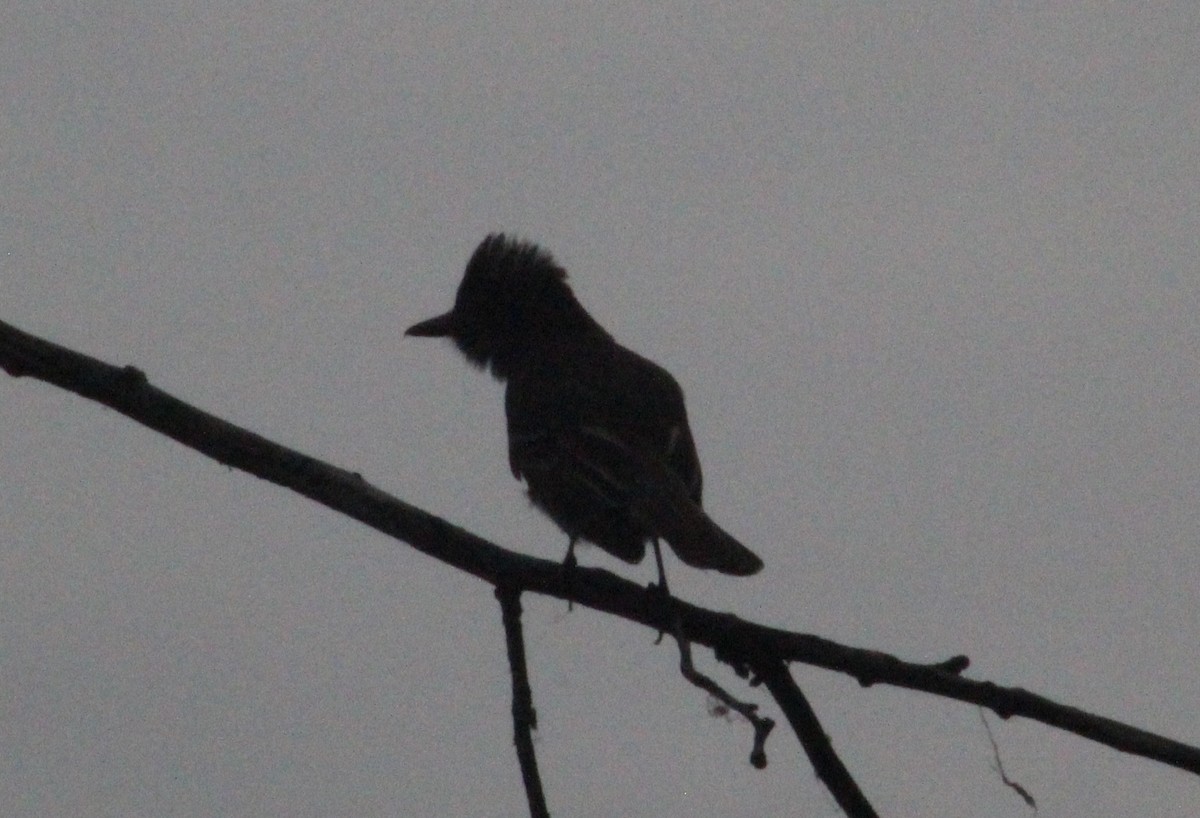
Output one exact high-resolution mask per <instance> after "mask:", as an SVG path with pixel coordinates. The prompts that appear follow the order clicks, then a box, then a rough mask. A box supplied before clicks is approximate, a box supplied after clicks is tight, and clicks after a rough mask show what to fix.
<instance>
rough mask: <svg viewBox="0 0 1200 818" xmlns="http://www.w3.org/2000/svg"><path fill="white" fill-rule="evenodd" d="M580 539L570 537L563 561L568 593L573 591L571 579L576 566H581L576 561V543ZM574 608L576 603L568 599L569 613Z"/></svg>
mask: <svg viewBox="0 0 1200 818" xmlns="http://www.w3.org/2000/svg"><path fill="white" fill-rule="evenodd" d="M578 539H579V538H578V537H575V536H572V537H570V539H569V540H568V542H567V556H566V557H565V558H564V559H563V571H565V572H566V580H567V591H568V592H570V591H572V590H573V588H572V585H571V578H572V577H574V576H575V568H576V566H578V565H579V562H578V560H576V559H575V541H576V540H578ZM574 607H575V605H574V603H573V602H572V601H571V599H570V597H568V598H567V610H568V611H570V610H573V609H574Z"/></svg>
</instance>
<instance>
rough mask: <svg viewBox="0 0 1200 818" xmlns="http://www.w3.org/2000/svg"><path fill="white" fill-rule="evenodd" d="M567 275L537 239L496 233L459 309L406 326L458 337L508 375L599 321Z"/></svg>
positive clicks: (477, 260) (471, 273)
mask: <svg viewBox="0 0 1200 818" xmlns="http://www.w3.org/2000/svg"><path fill="white" fill-rule="evenodd" d="M566 279H567V273H566V271H565V270H564V269H563V268H562V267H560V266H558V264H556V263H555V261H554V259H553V257H552V256H551V255H550V254H549V253H547V252H545V251H543V250H541V249H540V248H539V247H538V246H537V245H536V244H531V243H528V242H523V241H518V240H515V239H509V238H506V237H505V236H504V234H503V233H496V234H492V235H490V236H488V237H487V238H486V239H484V240H483V242H482V243H480V245H479V247H477V248H476V249H475V253H474V254H473V255H472V256H471V260H470V261H469V262H468V263H467V270H466V272H465V273H464V274H463V280H462V283H461V284H459V286H458V295H457V297H456V298H455V300H454V309H452V310H450V312H447V313H444V314H442V315H439V316H436V317H434V318H429V319H427V320H425V321H421V322H420V323H418V324H414V325H413V326H411V327H409V328H408V329H407V330H406V331H405V333H404V334H405V335H414V336H418V337H426V338H443V337H444V338H450V339H451V340H453V341H454V343H455V344H456V345H457V346H458V348H459V349H460V350H462V353H463V354H464V355H466V356H467V359H468V360H469V361H471V362H472V363H473V364H475V365H477V366H481V367H490V368H491V371H492V373H493V374H494V375H495V376H496V377H498V378H502V379H503V378H507V377H509V375H511V374H512V372H513V370H514V369H515V368H516V367H518V366H520V365H521V364H522V362H525V361H527V360H529V356H531V355H533V356H536V355H538V354H540V353H542V352H544V351H545V350H546V349H547V347H546V345H547V344H556V343H560V342H562V341H565V340H567V339H568V338H570V337H571V335H572V334H574V333H578V332H580V331H584V332H586V331H588V330H589V329H592V328H593V327H594V328H596V329H598V325H596V324H595V322H594V321H593V320H592V318H591V316H589V315H588V314H587V312H586V311H585V310H584V309H583V307H582V306H581V305H580V304H579V302H578V301H577V300H576V299H575V295H574V294H573V293H572V292H571V288H570V287H569V286H567V280H566Z"/></svg>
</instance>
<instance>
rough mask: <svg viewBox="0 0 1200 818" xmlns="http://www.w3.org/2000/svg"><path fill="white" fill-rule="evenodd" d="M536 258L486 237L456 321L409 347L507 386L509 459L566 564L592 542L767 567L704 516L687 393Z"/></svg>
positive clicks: (630, 551)
mask: <svg viewBox="0 0 1200 818" xmlns="http://www.w3.org/2000/svg"><path fill="white" fill-rule="evenodd" d="M566 278H567V274H566V271H565V270H563V268H562V267H560V266H558V264H556V263H555V261H554V259H553V258H552V257H551V256H550V254H549V253H547V252H544V251H543V250H541V249H539V248H538V247H537V246H536V245H534V244H530V243H526V242H522V241H516V240H513V239H509V238H506V237H505V236H504V235H503V234H493V235H490V236H488V237H487V238H486V239H484V240H483V242H482V243H481V244H480V245H479V247H478V248H477V249H476V250H475V253H474V255H472V256H471V260H470V262H468V264H467V269H466V272H465V273H464V275H463V280H462V283H461V284H460V285H459V287H458V296H457V298H456V299H455V301H454V309H452V310H450V312H448V313H445V314H444V315H439V316H437V317H436V318H430V319H428V320H426V321H422V322H420V323H419V324H415V325H413V326H411V327H409V328H408V330H407V331H406V333H405V334H406V335H416V336H425V337H448V338H450V339H452V340H453V341H454V343H455V344H456V345H457V346H458V348H459V349H460V350H461V351H462V352H463V354H464V355H466V357H467V359H468V360H470V361H471V362H472V363H474V364H476V365H477V366H480V367H484V368H490V369H491V372H492V374H493V375H495V376H496V377H497V378H499V379H500V380H501V381H507V382H508V386H507V389H506V392H505V400H504V408H505V414H506V415H507V416H508V459H509V465H510V466H511V468H512V472H513V476H514V477H516V478H518V479H520V478H524V479H525V482H526V484H527V486H528V489H529V497H530V499H531V500H532V501H533V503H534V505H536V506H537V507H538V508H540V509H541V510H542V511H544V512H545V513H546V514H548V515H549V516H550V518H551V519H552V520H554V522H556V523H557V524H558V525H559V527H560V528H562V529H563V531H565V532H566V534H567V537H568V540H569V545H568V547H567V560H566V562H567V565H569V566H573V565H574V564H575V554H574V549H575V543H576V541H578V540H586V541H589V542H592V543H595V544H596V545H598V546H600V547H601V548H603V549H604V550H605V551H607V552H608V553H610V554H612V555H613V556H615V557H619V558H620V559H623V560H625V561H626V562H631V563H636V562H640V561H641V560H642V558H643V557H644V556H645V553H646V541H647V540H649V541H650V542H651V543H652V544H653V546H654V551H655V557H656V559H657V561H658V570H659V588H660V589H661V590H662V591H664V592H666V590H667V586H666V577H665V576H664V574H663V569H662V555H661V553H660V552H659V548H658V540H659V539H660V538H661V539H663V540H666V541H667V543H668V544H669V545H670V546H671V548H672V550H674V552H675V553H676V554H677V555H678V556H679V558H680V559H681V560H683V561H684V562H685V563H687V564H688V565H691V566H694V567H696V568H711V569H714V570H717V571H720V572H722V573H725V574H736V575H739V576H743V575H747V574H753V573H756V572H757V571H759V570H760V569H761V568H762V567H763V563H762V560H760V559H759V558H758V557H757V556H756V555H755V554H754V553H753V552H752V551H750V550H749V549H748V548H746V547H745V546H744V545H742V544H741V543H740V542H738V541H737V540H735V539H734V538H733V537H732V536H730V535H729V534H727V533H726V532H725V531H724V530H722V529H721V528H720V527H719V526H718V525H717V524H716V523H714V522H713V521H712V519H710V518H709V516H708V515H707V514H705V513H704V511H703V510H702V509H701V508H700V486H701V476H700V460H699V458H698V457H697V455H696V445H695V443H694V442H693V441H692V433H691V430H690V429H689V428H688V422H687V413H686V410H685V409H684V405H683V390H681V389H680V388H679V384H678V383H676V381H675V379H674V378H673V377H671V374H670V373H669V372H667V371H666V370H665V369H663V368H662V367H660V366H658V365H657V364H655V363H652V362H651V361H648V360H646V359H645V358H643V357H642V356H640V355H638V354H637V353H635V352H631V351H630V350H628V349H626V348H625V347H623V346H621V345H620V344H618V343H617V342H616V341H614V340H613V338H612V336H611V335H609V334H608V333H607V332H605V330H604V329H603V328H602V327H601V326H600V325H599V324H598V323H596V320H595V319H594V318H592V316H590V315H589V314H588V313H587V311H586V310H585V309H584V308H583V307H582V305H580V303H579V302H578V301H577V300H576V299H575V295H574V293H572V292H571V288H570V287H569V286H568V285H567V282H566Z"/></svg>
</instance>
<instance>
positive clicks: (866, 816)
mask: <svg viewBox="0 0 1200 818" xmlns="http://www.w3.org/2000/svg"><path fill="white" fill-rule="evenodd" d="M754 672H755V673H756V674H757V675H758V677H759V678H760V679H762V680H763V684H765V685H766V686H767V690H769V691H771V695H772V696H774V697H775V701H776V702H778V703H779V707H780V709H782V710H783V713H784V715H785V716H787V719H788V722H789V723H790V724H791V725H792V729H793V730H795V731H796V736H797V738H799V739H800V744H801V746H803V747H804V752H805V753H807V754H808V760H809V761H811V762H812V765H813V769H814V770H816V771H817V776H818V777H819V778H820V779H821V780H822V781H823V782H825V786H826V787H828V788H829V791H830V792H831V793H833V797H834V799H835V800H836V801H837V802H838V806H840V807H841V808H842V810H843V811H844V812H845V813H846V815H848V816H850V818H877V816H878V813H877V812H875V808H874V807H872V806H871V802H870V801H868V800H867V797H866V796H865V795H863V792H862V790H860V789H859V788H858V783H857V782H855V780H854V778H853V776H851V775H850V771H849V770H847V769H846V765H845V764H843V763H842V760H841V759H840V758H838V755H837V753H836V752H834V750H833V744H831V743H830V741H829V736H827V735H826V734H825V729H824V728H823V727H821V722H820V720H818V719H817V714H816V711H814V710H813V709H812V705H811V704H809V703H808V699H807V698H806V697H805V695H804V693H802V692H801V690H800V687H799V685H797V684H796V680H795V679H793V678H792V674H791V673H789V672H788V669H787V666H786V665H785V664H784V663H783V662H780V661H778V660H774V659H767V660H765V661H763V662H762V663H761V664H756V665H755V667H754Z"/></svg>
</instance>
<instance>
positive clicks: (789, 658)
mask: <svg viewBox="0 0 1200 818" xmlns="http://www.w3.org/2000/svg"><path fill="white" fill-rule="evenodd" d="M0 368H3V369H4V370H5V371H6V372H8V373H9V374H10V375H12V376H14V377H21V376H29V377H33V378H37V379H39V380H43V381H46V382H48V383H52V384H55V385H57V386H60V387H62V388H63V389H66V390H68V391H71V392H75V393H76V394H79V395H82V396H84V397H86V398H90V399H92V400H95V401H97V402H99V403H102V404H104V405H105V406H109V407H111V408H113V409H115V410H117V411H118V412H121V413H122V414H124V415H126V416H127V417H129V418H131V419H133V420H136V421H137V422H139V423H141V424H143V425H145V426H148V427H150V428H151V429H154V430H156V431H158V432H161V433H162V434H165V435H167V436H168V437H171V438H172V439H174V440H177V441H179V442H181V443H183V444H184V445H186V446H189V447H191V448H193V449H195V450H197V451H199V452H201V453H203V454H206V455H208V456H209V457H211V458H213V459H215V460H217V461H219V462H221V463H224V464H226V465H229V466H233V467H235V468H238V469H242V470H244V471H246V472H249V473H250V474H253V475H256V476H258V477H261V478H262V479H264V480H269V481H271V482H273V483H276V484H278V485H280V486H284V487H285V488H289V489H291V490H293V491H295V492H298V493H299V494H302V495H304V496H305V497H309V498H311V499H313V500H316V501H317V502H319V503H322V504H323V505H326V506H328V507H329V508H332V509H334V510H336V511H340V512H342V513H343V514H346V515H347V516H349V517H352V518H354V519H356V520H359V521H360V522H362V523H364V524H366V525H369V526H371V527H373V528H375V529H377V530H379V531H382V532H383V533H385V534H388V535H389V536H392V537H395V538H397V539H400V540H403V541H405V542H407V543H409V544H410V545H411V546H413V547H414V548H416V549H417V550H418V551H421V552H422V553H425V554H428V555H430V556H432V557H434V558H436V559H439V560H441V561H443V562H445V563H447V564H449V565H452V566H454V567H456V568H459V569H461V570H463V571H466V572H468V573H470V574H472V575H474V576H477V577H479V578H480V579H483V580H484V581H486V582H489V583H491V584H492V585H495V586H497V587H499V586H505V587H509V588H513V589H516V590H520V591H530V592H535V593H541V594H547V595H550V596H555V597H559V598H562V599H569V600H573V601H574V602H577V603H579V604H580V605H586V606H588V607H590V608H594V609H596V610H599V611H604V612H606V613H610V614H613V615H615V616H619V617H622V618H624V619H628V620H630V621H633V622H638V623H641V624H643V625H645V626H647V627H649V628H652V629H653V630H655V631H659V632H662V631H672V630H673V629H674V627H675V622H676V617H678V622H679V625H680V632H681V635H682V637H683V638H685V639H687V640H689V641H691V642H693V643H696V644H700V645H706V646H708V647H710V648H712V649H713V650H714V651H715V653H716V655H717V658H718V659H720V660H721V661H724V662H726V663H728V664H730V665H731V666H732V667H733V668H734V669H735V670H736V671H738V672H739V673H741V674H743V675H747V674H748V673H749V672H750V670H751V669H752V668H759V669H762V668H771V667H774V668H776V670H777V669H778V667H779V666H781V665H783V664H786V663H787V662H803V663H806V664H810V665H814V666H816V667H821V668H825V669H827V670H832V671H835V672H838V673H845V674H848V675H850V676H852V677H854V678H856V679H857V680H858V681H859V683H860V684H862V685H864V686H869V685H872V684H877V683H884V684H890V685H895V686H897V687H904V688H909V689H911V690H919V691H923V692H926V693H931V694H935V695H939V696H944V697H946V698H951V699H957V700H959V701H963V702H969V703H972V704H976V705H979V706H981V707H984V708H987V709H990V710H992V711H994V712H995V713H996V714H998V715H999V716H1000V717H1002V718H1009V717H1011V716H1023V717H1025V718H1028V719H1033V720H1035V721H1040V722H1042V723H1044V724H1048V725H1050V726H1053V727H1058V728H1060V729H1063V730H1066V731H1069V732H1072V733H1075V734H1077V735H1080V736H1083V737H1085V738H1089V739H1091V740H1093V741H1096V742H1098V743H1101V744H1104V745H1106V746H1109V747H1112V748H1114V749H1117V750H1121V751H1123V752H1127V753H1131V754H1134V755H1139V756H1143V757H1145V758H1149V759H1152V760H1155V761H1160V762H1162V763H1164V764H1168V765H1170V766H1173V767H1177V768H1179V769H1181V770H1186V771H1188V772H1191V773H1194V774H1200V748H1196V747H1192V746H1190V745H1187V744H1183V743H1182V742H1178V741H1174V740H1172V739H1169V738H1167V737H1165V736H1161V735H1157V734H1154V733H1151V732H1148V731H1146V730H1141V729H1138V728H1136V727H1133V726H1131V725H1127V724H1123V723H1121V722H1118V721H1115V720H1113V719H1108V718H1104V717H1102V716H1097V715H1095V714H1092V713H1088V712H1085V711H1083V710H1079V709H1077V708H1074V707H1069V706H1067V705H1064V704H1060V703H1058V702H1054V701H1052V700H1050V699H1047V698H1045V697H1042V696H1038V695H1036V694H1034V693H1030V692H1028V691H1026V690H1022V689H1020V688H1006V687H1001V686H999V685H996V684H993V683H991V682H986V681H976V680H972V679H967V678H964V677H963V676H962V675H961V673H962V671H964V670H965V669H966V667H967V665H968V661H967V659H966V657H964V656H954V657H951V658H949V659H946V660H944V661H942V662H936V663H928V664H917V663H911V662H905V661H901V660H900V659H898V658H896V657H894V656H890V655H888V654H886V653H882V652H880V651H874V650H864V649H861V648H854V647H849V646H846V645H840V644H838V643H836V642H832V641H830V640H828V639H822V638H821V637H818V636H813V635H811V634H803V633H794V632H789V631H784V630H780V629H777V628H769V627H766V626H763V625H759V624H756V623H753V622H748V621H745V620H743V619H740V618H738V617H736V616H734V615H732V614H728V613H721V612H718V611H712V610H708V609H705V608H701V607H698V606H695V605H691V604H689V603H687V602H683V601H681V600H678V599H674V598H665V597H663V596H662V595H658V594H651V593H647V592H646V590H645V589H644V588H642V587H641V586H639V585H636V584H634V583H632V582H629V581H628V580H624V579H621V578H620V577H617V576H615V575H614V574H611V573H609V572H608V571H604V570H601V569H598V568H577V569H576V570H574V571H572V572H569V573H570V575H571V576H570V579H569V580H568V578H567V577H566V576H565V574H566V573H567V572H564V571H563V570H562V566H561V565H559V564H558V563H556V562H551V561H548V560H542V559H537V558H534V557H530V556H526V555H523V554H518V553H515V552H513V551H509V550H507V549H504V548H501V547H500V546H498V545H495V544H494V543H491V542H488V541H487V540H484V539H483V538H481V537H478V536H476V535H474V534H472V533H470V532H468V531H465V530H463V529H461V528H458V527H456V526H454V525H452V524H451V523H449V522H447V521H445V520H443V519H441V518H439V517H436V516H434V515H432V514H429V513H428V512H425V511H422V510H421V509H419V508H416V507H414V506H412V505H409V504H408V503H405V502H403V501H401V500H398V499H396V498H394V497H391V496H390V495H388V494H385V493H384V492H382V491H380V490H379V489H376V488H375V487H373V486H371V485H370V484H368V483H367V482H366V481H365V480H363V478H362V477H361V476H359V475H357V474H354V473H352V472H349V471H346V470H343V469H339V468H337V467H335V466H331V465H329V464H327V463H323V462H321V461H319V460H316V459H315V458H312V457H309V456H308V455H305V454H302V453H300V452H297V451H295V450H292V449H288V448H286V447H284V446H280V445H278V444H276V443H273V442H271V441H269V440H267V439H266V438H264V437H261V436H259V435H256V434H254V433H252V432H249V431H246V430H245V429H241V428H239V427H237V426H235V425H233V424H231V423H228V422H226V421H224V420H221V419H220V418H217V417H215V416H213V415H210V414H208V413H206V412H203V411H201V410H199V409H196V408H195V407H192V406H189V405H188V404H186V403H184V402H183V401H181V400H179V399H178V398H175V397H173V396H171V395H169V394H167V393H166V392H163V391H162V390H160V389H157V388H156V387H154V386H152V385H151V384H150V383H149V382H148V381H147V380H146V376H145V375H144V374H143V373H142V372H141V371H139V370H137V369H135V368H134V367H124V368H121V367H116V366H112V365H110V364H107V363H104V362H102V361H98V360H96V359H94V358H90V357H88V356H86V355H82V354H80V353H77V352H74V351H72V350H70V349H67V348H65V347H62V346H59V345H57V344H53V343H50V342H48V341H44V340H42V339H39V338H36V337H34V336H32V335H29V334H27V333H24V332H22V331H20V330H18V329H16V328H15V327H12V326H9V325H8V324H5V323H3V322H0ZM772 672H776V671H772ZM767 678H770V677H769V676H764V680H766V679H767Z"/></svg>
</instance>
